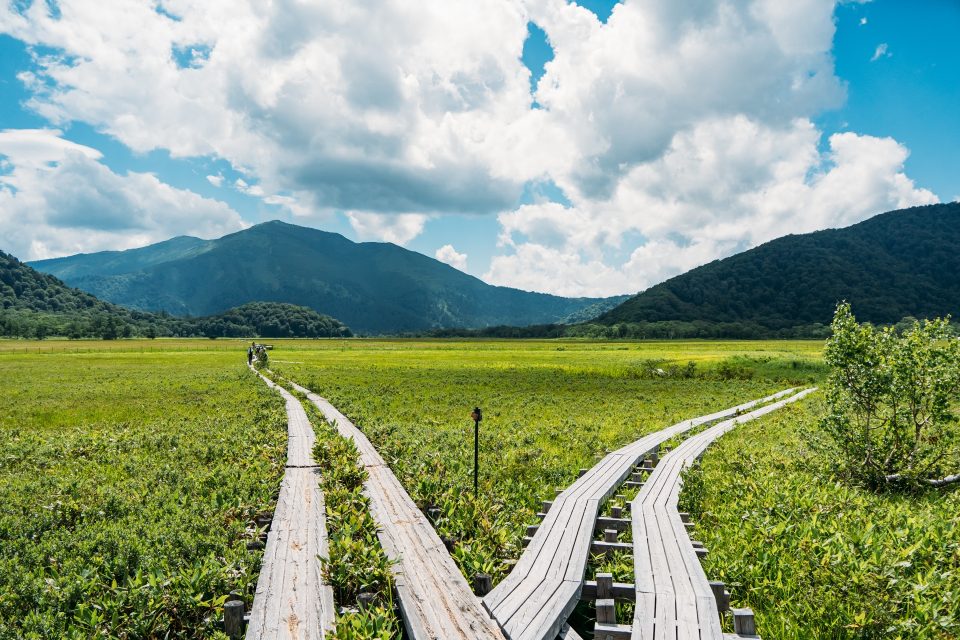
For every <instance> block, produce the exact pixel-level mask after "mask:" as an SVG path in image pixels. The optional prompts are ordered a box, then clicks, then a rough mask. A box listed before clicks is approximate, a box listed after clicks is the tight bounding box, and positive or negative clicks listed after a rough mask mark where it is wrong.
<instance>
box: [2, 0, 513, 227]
mask: <svg viewBox="0 0 960 640" xmlns="http://www.w3.org/2000/svg"><path fill="white" fill-rule="evenodd" d="M152 5H153V3H149V2H132V1H130V2H122V3H109V4H103V3H99V2H82V1H77V2H70V3H63V4H62V5H61V6H60V7H59V16H58V17H53V16H51V15H50V14H49V12H48V11H47V9H46V6H45V4H44V3H42V2H35V3H32V4H30V5H28V6H27V8H25V9H21V10H19V11H18V10H17V8H16V7H14V6H7V7H4V8H0V32H6V33H9V34H11V35H13V36H14V37H16V38H20V39H22V40H24V41H25V42H27V43H29V44H31V45H39V46H40V48H38V49H37V51H42V52H43V53H42V54H41V53H37V54H36V67H37V68H36V69H34V70H33V71H32V72H30V73H29V74H24V76H23V78H24V80H25V81H26V82H27V83H28V86H29V88H30V89H31V90H32V92H33V97H32V99H31V100H30V101H29V106H30V107H31V108H33V109H34V110H35V111H37V112H38V113H40V114H41V115H43V116H45V117H47V118H49V119H50V120H51V121H52V122H55V123H66V122H69V121H72V120H81V121H84V122H88V123H91V124H93V125H95V126H96V127H97V128H98V129H101V130H103V131H104V132H106V133H108V134H110V135H112V136H115V137H116V138H118V139H119V140H120V141H122V142H123V143H124V144H126V145H128V146H129V147H130V148H132V149H133V150H135V151H137V152H147V151H150V150H153V149H167V150H169V151H170V153H171V155H173V156H174V157H182V156H208V155H212V156H216V157H219V158H223V159H226V160H227V161H229V162H230V163H231V164H232V165H233V167H234V168H235V169H237V170H238V171H241V172H242V173H243V174H244V175H248V176H251V177H253V178H255V179H254V180H251V181H250V182H251V183H252V184H255V185H257V186H256V187H251V190H252V191H251V192H250V193H251V195H254V196H255V197H263V198H266V197H272V196H275V195H279V196H282V197H289V198H295V199H297V200H298V205H299V206H300V207H301V208H302V210H308V211H310V212H312V213H317V214H319V213H323V212H324V211H330V210H336V209H339V210H357V211H364V212H367V213H382V214H387V213H390V214H392V213H402V214H408V213H454V212H471V213H490V212H495V211H498V210H501V209H503V208H505V207H508V206H511V205H512V204H513V203H514V202H515V201H516V200H517V198H518V197H519V195H520V193H521V190H522V186H523V181H524V180H525V176H523V175H516V174H515V173H513V174H511V173H509V172H507V171H505V170H502V169H501V165H500V162H499V160H500V159H502V158H503V157H505V156H507V155H509V152H510V151H512V150H513V149H515V148H516V144H517V143H516V138H517V137H518V136H520V135H521V133H523V132H522V125H520V124H517V125H511V124H510V123H512V122H519V121H521V120H522V119H523V118H524V117H525V115H526V114H527V113H528V112H529V103H530V96H529V80H528V78H529V71H528V70H527V69H526V67H524V66H523V64H522V62H521V60H520V53H521V49H522V46H523V40H524V37H525V35H526V32H527V26H526V25H527V18H526V15H525V11H524V9H523V6H522V5H521V4H520V3H518V2H504V1H502V0H444V1H442V2H441V1H439V0H433V1H428V2H423V3H418V4H417V5H416V6H415V8H413V5H410V4H409V3H407V2H404V1H403V0H381V1H379V2H371V3H347V4H343V3H319V4H317V3H303V2H298V1H296V0H278V1H277V2H274V3H269V4H265V3H261V2H256V1H254V0H250V1H248V2H243V1H239V2H235V1H234V0H229V1H228V0H210V1H209V2H202V3H188V2H175V3H168V4H167V5H165V6H167V7H169V8H170V11H172V12H173V13H175V14H176V16H177V19H176V20H174V19H171V18H170V17H169V15H168V14H167V13H166V11H164V12H159V11H156V10H154V7H153V6H152ZM18 6H19V5H18ZM526 144H527V145H528V146H529V145H530V143H529V141H528V142H527V143H526ZM514 169H515V167H514ZM238 186H239V185H238ZM257 189H259V192H258V191H257Z"/></svg>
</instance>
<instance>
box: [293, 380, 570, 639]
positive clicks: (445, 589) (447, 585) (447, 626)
mask: <svg viewBox="0 0 960 640" xmlns="http://www.w3.org/2000/svg"><path fill="white" fill-rule="evenodd" d="M291 385H292V386H293V387H294V388H295V389H297V390H298V391H300V392H301V393H304V394H306V395H307V397H308V398H309V399H310V401H311V402H312V403H313V404H314V405H316V407H317V408H318V409H319V410H320V411H321V412H322V413H323V415H324V416H325V417H326V418H327V420H329V421H330V422H332V423H334V424H336V427H337V430H338V431H339V432H340V433H341V435H343V436H344V437H347V438H351V439H352V440H353V441H354V442H355V443H356V445H357V449H359V451H360V460H361V462H362V463H363V466H364V467H365V468H366V470H367V473H368V474H369V478H368V480H367V482H366V484H365V493H366V495H367V497H368V498H369V499H370V510H371V514H372V515H373V518H374V520H375V521H376V523H377V526H378V527H379V529H380V531H379V532H378V535H379V537H380V543H381V544H382V545H383V549H384V551H385V552H386V554H387V557H389V558H390V559H391V560H393V561H395V562H396V564H395V565H394V567H393V571H394V577H395V580H396V585H397V594H398V596H399V600H400V609H401V612H402V615H403V624H404V626H405V627H406V630H407V634H408V636H409V637H410V638H413V639H414V640H461V639H464V640H465V639H480V638H484V639H499V640H503V634H501V632H500V629H499V628H498V627H497V625H496V623H494V622H493V621H492V620H491V619H490V617H489V615H487V612H486V611H485V610H484V609H483V607H482V606H481V604H480V600H479V598H477V597H476V596H475V595H473V592H472V591H471V589H470V586H469V585H468V584H467V581H466V580H465V579H464V577H463V574H462V573H460V569H459V568H457V565H456V563H454V561H453V558H451V557H450V554H449V553H447V550H446V547H444V545H443V542H441V540H440V537H439V536H438V535H437V533H436V531H435V530H434V528H433V526H432V525H431V524H430V522H429V521H428V520H427V519H426V517H425V516H424V515H423V513H421V511H420V509H419V508H418V507H417V505H416V504H415V503H414V502H413V500H412V499H411V498H410V496H409V495H408V494H407V492H406V491H405V490H404V489H403V486H402V485H401V484H400V481H399V480H397V477H396V476H395V475H394V474H393V472H392V471H391V470H390V468H389V467H388V466H387V464H386V463H385V462H384V461H383V458H381V457H380V454H379V453H377V451H376V449H375V448H374V447H373V445H372V444H371V443H370V441H369V440H368V439H367V437H366V436H364V435H363V433H362V432H361V431H360V430H359V429H357V427H356V426H354V424H353V423H352V422H351V421H350V420H349V419H348V418H347V417H346V416H344V415H343V414H342V413H340V412H339V411H338V410H337V409H336V408H335V407H334V406H333V405H331V404H330V403H329V402H327V401H326V400H325V399H324V398H321V397H320V396H318V395H317V394H315V393H312V392H311V391H309V390H307V389H305V388H303V387H301V386H299V385H297V384H295V383H291ZM551 640H553V639H551Z"/></svg>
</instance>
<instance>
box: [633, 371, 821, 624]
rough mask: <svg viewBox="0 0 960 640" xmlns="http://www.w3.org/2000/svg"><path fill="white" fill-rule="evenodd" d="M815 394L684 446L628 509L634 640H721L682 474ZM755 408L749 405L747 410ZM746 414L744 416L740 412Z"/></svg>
mask: <svg viewBox="0 0 960 640" xmlns="http://www.w3.org/2000/svg"><path fill="white" fill-rule="evenodd" d="M813 391H814V389H807V390H804V391H801V392H799V393H796V394H794V395H792V396H789V397H786V398H785V397H784V396H786V395H787V394H788V392H781V393H779V394H776V395H775V396H772V397H771V398H768V400H770V401H773V402H771V404H768V405H766V406H763V407H760V408H759V409H754V410H752V411H749V412H747V413H743V414H742V415H737V416H736V417H733V418H729V419H726V420H721V421H720V422H717V423H716V424H714V425H713V426H711V427H710V428H708V429H706V430H704V431H703V432H702V433H699V434H697V435H695V436H692V437H690V438H688V439H686V440H685V441H684V442H682V443H681V444H680V445H679V446H677V447H676V448H675V449H674V450H673V451H671V452H670V453H669V454H667V455H666V456H664V457H663V458H662V459H661V460H660V463H659V464H658V465H657V466H656V467H655V468H654V470H653V472H652V473H651V474H650V476H649V478H647V480H646V483H645V484H644V486H643V487H642V488H641V489H640V490H639V492H638V493H637V495H636V497H635V498H634V499H633V501H632V502H631V504H630V513H631V519H632V523H633V538H634V545H633V546H634V573H635V576H634V578H635V586H636V589H637V604H636V607H635V609H634V619H633V626H632V637H633V638H635V639H642V640H661V639H663V640H667V639H669V640H722V639H723V638H724V635H723V633H722V630H721V627H720V622H719V618H718V616H717V604H716V599H715V597H714V595H713V590H712V588H711V586H710V583H709V581H708V580H707V577H706V574H704V572H703V568H702V566H701V565H700V561H699V558H698V557H697V552H696V549H695V548H694V545H693V543H692V542H691V540H690V537H689V534H688V531H687V527H686V526H685V522H684V520H685V518H683V517H681V514H680V513H679V511H678V510H677V502H678V500H679V494H680V489H681V487H682V480H681V473H682V471H683V469H684V468H686V467H687V466H689V465H690V464H692V463H693V462H694V461H695V460H696V459H697V458H698V457H699V456H702V455H703V453H704V452H705V451H706V449H707V447H709V446H710V444H711V443H712V442H713V441H714V440H716V439H717V438H719V437H720V436H722V435H723V434H724V433H727V432H728V431H730V430H731V429H733V428H735V427H736V426H737V425H738V424H742V423H743V422H747V421H749V420H754V419H756V418H758V417H760V416H763V415H766V414H768V413H770V412H772V411H776V410H777V409H779V408H781V407H783V406H784V405H786V404H788V403H791V402H795V401H797V400H799V399H801V398H803V397H805V396H806V395H807V394H809V393H812V392H813ZM756 405H757V403H756V402H754V403H749V406H746V405H742V406H743V407H746V408H749V407H753V406H756ZM739 413H742V411H741V412H738V414H739Z"/></svg>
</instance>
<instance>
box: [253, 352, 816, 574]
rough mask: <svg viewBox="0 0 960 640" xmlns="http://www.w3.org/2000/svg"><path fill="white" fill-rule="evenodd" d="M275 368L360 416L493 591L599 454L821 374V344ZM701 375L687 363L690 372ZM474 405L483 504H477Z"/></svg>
mask: <svg viewBox="0 0 960 640" xmlns="http://www.w3.org/2000/svg"><path fill="white" fill-rule="evenodd" d="M282 346H283V349H282V350H281V349H278V350H276V351H274V352H273V354H272V360H271V366H272V367H273V369H274V370H275V371H277V372H278V373H280V374H281V375H284V376H288V377H290V378H292V379H294V380H296V381H298V382H300V383H301V384H304V385H306V386H309V387H311V388H313V389H314V390H316V391H318V392H320V393H321V394H323V395H325V396H326V397H327V398H329V399H330V400H331V401H332V402H333V403H334V404H335V405H336V406H337V407H338V408H340V410H341V411H343V412H344V413H346V414H347V415H349V416H350V417H351V418H353V419H354V420H355V421H356V422H357V424H358V425H360V426H361V428H363V429H364V431H365V432H366V434H367V435H368V437H370V438H371V440H372V441H373V442H374V444H375V445H376V446H377V447H378V449H379V450H380V452H381V454H382V455H384V457H385V459H387V461H388V462H389V463H390V465H391V467H392V468H393V469H394V471H395V472H396V473H397V475H398V477H399V478H400V480H401V482H403V483H404V485H405V486H406V487H407V489H408V491H410V493H411V495H412V496H413V498H414V500H416V501H417V502H418V504H420V506H421V507H423V508H424V509H427V508H430V507H437V508H439V509H440V512H441V514H442V515H441V516H440V518H439V519H438V520H437V522H436V526H437V529H438V531H439V533H440V534H441V536H443V537H446V538H448V539H449V540H450V542H451V544H452V546H453V554H454V558H455V559H456V560H457V562H458V563H459V565H460V567H461V569H462V570H463V571H464V573H465V574H466V575H468V576H470V575H472V574H473V573H475V572H477V571H483V572H486V573H490V574H491V575H493V576H494V579H495V581H498V580H499V579H501V578H502V577H503V576H504V575H505V574H506V572H507V571H509V568H510V563H511V561H513V560H515V559H516V558H517V557H518V556H519V553H520V549H521V547H520V542H521V540H522V537H523V531H524V527H525V525H527V524H531V523H532V522H534V520H535V513H536V511H537V510H538V507H539V503H540V500H542V499H546V498H552V496H553V489H554V487H563V486H566V485H567V484H569V483H570V482H571V481H572V480H573V479H574V478H575V477H576V473H577V469H579V468H581V467H589V466H592V465H593V464H594V462H595V461H596V456H597V455H599V454H602V453H603V452H604V451H605V450H607V449H613V448H616V447H618V446H620V445H622V444H625V443H627V442H630V441H632V440H634V439H636V438H637V437H638V436H640V435H643V434H645V433H649V432H651V431H655V430H657V429H660V428H662V427H664V426H667V425H670V424H673V423H675V422H678V421H679V420H682V419H684V418H688V417H693V416H696V415H701V414H703V413H708V412H710V411H712V410H716V409H719V408H723V407H727V406H731V405H734V404H737V403H739V402H742V401H744V400H745V399H752V398H756V397H760V396H762V395H765V394H767V393H769V392H771V391H774V390H779V389H782V388H784V387H785V386H788V385H790V384H803V383H807V382H809V381H810V380H812V379H816V378H817V377H818V376H819V375H821V374H822V371H823V369H822V365H821V364H820V363H819V348H820V345H819V343H806V342H750V343H743V342H741V343H735V342H731V343H726V342H682V343H680V342H666V343H617V342H613V343H597V342H574V341H562V342H556V341H553V342H550V341H544V342H534V341H529V342H528V341H524V342H516V341H513V342H511V341H469V342H466V341H440V340H437V341H368V340H364V341H329V342H328V341H324V342H321V343H315V344H314V347H313V348H312V349H310V350H302V351H301V350H296V348H297V346H298V345H297V344H292V345H290V346H291V347H293V348H291V349H288V348H287V345H286V344H284V345H282ZM690 363H693V364H690ZM474 406H479V407H481V408H482V409H483V410H484V420H483V422H482V425H481V432H482V433H481V454H480V455H481V477H480V495H479V497H478V499H476V500H474V499H473V497H472V484H473V480H472V469H473V423H472V421H471V420H470V417H469V414H470V411H471V409H472V408H473V407H474Z"/></svg>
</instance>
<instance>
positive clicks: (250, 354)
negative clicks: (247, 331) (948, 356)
mask: <svg viewBox="0 0 960 640" xmlns="http://www.w3.org/2000/svg"><path fill="white" fill-rule="evenodd" d="M251 364H253V345H250V346H249V347H248V348H247V366H250V365H251Z"/></svg>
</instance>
